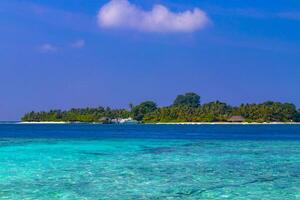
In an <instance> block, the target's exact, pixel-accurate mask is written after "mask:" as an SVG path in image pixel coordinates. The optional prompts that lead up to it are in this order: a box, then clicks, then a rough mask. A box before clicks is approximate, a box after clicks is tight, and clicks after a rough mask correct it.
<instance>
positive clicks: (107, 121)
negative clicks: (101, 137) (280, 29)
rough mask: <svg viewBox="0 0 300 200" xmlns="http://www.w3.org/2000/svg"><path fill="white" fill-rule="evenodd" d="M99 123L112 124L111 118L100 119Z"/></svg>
mask: <svg viewBox="0 0 300 200" xmlns="http://www.w3.org/2000/svg"><path fill="white" fill-rule="evenodd" d="M99 122H100V123H102V124H110V123H111V119H110V118H109V117H101V118H100V119H99Z"/></svg>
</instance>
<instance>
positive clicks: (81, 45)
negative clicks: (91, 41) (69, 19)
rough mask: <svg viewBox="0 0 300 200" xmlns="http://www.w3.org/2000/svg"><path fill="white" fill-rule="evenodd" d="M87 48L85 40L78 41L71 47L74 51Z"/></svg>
mask: <svg viewBox="0 0 300 200" xmlns="http://www.w3.org/2000/svg"><path fill="white" fill-rule="evenodd" d="M84 46H85V41H84V40H77V41H75V42H73V43H72V44H71V47H72V48H74V49H81V48H83V47H84Z"/></svg>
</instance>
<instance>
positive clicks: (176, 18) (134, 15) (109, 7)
mask: <svg viewBox="0 0 300 200" xmlns="http://www.w3.org/2000/svg"><path fill="white" fill-rule="evenodd" d="M97 18H98V24H99V26H100V27H103V28H127V29H133V30H138V31H144V32H162V33H164V32H165V33H169V32H194V31H196V30H199V29H202V28H204V27H205V26H206V25H207V24H208V23H209V18H208V16H207V15H206V13H205V12H204V11H202V10H200V9H199V8H194V9H193V10H187V11H184V12H178V13H175V12H172V11H170V10H169V9H168V8H167V7H165V6H163V5H154V7H153V8H152V10H150V11H145V10H142V9H141V8H139V7H137V6H135V5H133V4H131V3H130V2H129V1H128V0H111V1H110V2H108V3H107V4H105V5H104V6H103V7H101V8H100V10H99V13H98V16H97Z"/></svg>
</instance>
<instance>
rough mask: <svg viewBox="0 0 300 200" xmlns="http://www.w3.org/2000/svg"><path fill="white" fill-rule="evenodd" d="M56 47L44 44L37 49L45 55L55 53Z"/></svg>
mask: <svg viewBox="0 0 300 200" xmlns="http://www.w3.org/2000/svg"><path fill="white" fill-rule="evenodd" d="M57 49H58V48H57V47H56V46H54V45H52V44H49V43H45V44H42V45H41V46H40V47H39V51H40V52H42V53H47V52H56V51H57Z"/></svg>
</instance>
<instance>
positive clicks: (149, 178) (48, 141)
mask: <svg viewBox="0 0 300 200" xmlns="http://www.w3.org/2000/svg"><path fill="white" fill-rule="evenodd" d="M0 199H1V200H2V199H9V200H23V199H28V200H35V199H36V200H49V199H51V200H54V199H63V200H77V199H78V200H142V199H144V200H146V199H147V200H148V199H149V200H160V199H161V200H164V199H176V200H177V199H178V200H179V199H187V200H199V199H230V200H232V199H239V200H242V199H247V200H249V199H251V200H252V199H257V200H258V199H266V200H273V199H274V200H275V199H276V200H285V199H288V200H290V199H291V200H294V199H300V125H96V124H94V125H93V124H57V125H55V124H51V125H47V124H13V123H11V124H10V123H8V124H7V123H6V124H0Z"/></svg>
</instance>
